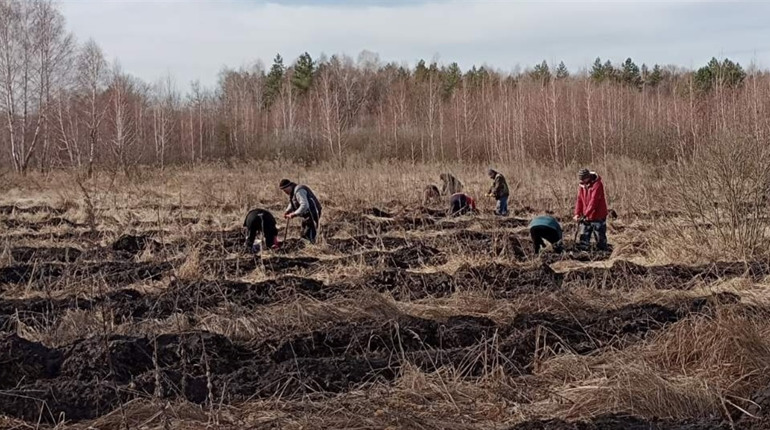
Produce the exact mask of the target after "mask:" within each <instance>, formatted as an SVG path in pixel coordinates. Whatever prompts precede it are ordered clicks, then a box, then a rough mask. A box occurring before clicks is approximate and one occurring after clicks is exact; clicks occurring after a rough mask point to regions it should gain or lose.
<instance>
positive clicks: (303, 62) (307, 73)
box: [291, 52, 316, 95]
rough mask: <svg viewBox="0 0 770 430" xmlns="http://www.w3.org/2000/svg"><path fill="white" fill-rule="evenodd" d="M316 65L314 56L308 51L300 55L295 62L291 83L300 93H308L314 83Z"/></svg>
mask: <svg viewBox="0 0 770 430" xmlns="http://www.w3.org/2000/svg"><path fill="white" fill-rule="evenodd" d="M315 67H316V65H315V62H314V61H313V58H312V57H310V54H308V53H307V52H305V53H304V54H302V55H300V56H299V58H298V59H297V62H296V63H295V64H294V74H293V75H292V77H291V83H292V85H294V88H296V89H297V90H298V91H299V93H300V95H304V94H306V93H307V92H308V90H310V87H311V86H312V85H313V73H315Z"/></svg>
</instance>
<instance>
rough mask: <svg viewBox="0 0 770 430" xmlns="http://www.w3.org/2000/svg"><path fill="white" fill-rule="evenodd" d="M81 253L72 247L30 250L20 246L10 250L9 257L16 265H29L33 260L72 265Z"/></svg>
mask: <svg viewBox="0 0 770 430" xmlns="http://www.w3.org/2000/svg"><path fill="white" fill-rule="evenodd" d="M82 253H83V252H82V251H81V250H79V249H77V248H72V247H61V248H31V247H26V246H20V247H17V248H13V249H11V257H12V258H13V260H14V261H16V262H18V263H29V262H30V261H33V260H38V261H56V262H60V263H72V262H74V261H75V260H77V259H78V257H80V255H81V254H82Z"/></svg>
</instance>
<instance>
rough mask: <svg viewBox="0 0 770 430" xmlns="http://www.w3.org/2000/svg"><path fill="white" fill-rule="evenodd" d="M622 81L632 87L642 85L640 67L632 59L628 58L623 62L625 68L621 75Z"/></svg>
mask: <svg viewBox="0 0 770 430" xmlns="http://www.w3.org/2000/svg"><path fill="white" fill-rule="evenodd" d="M620 80H621V82H623V83H624V84H625V85H628V86H630V87H637V88H638V87H639V86H641V84H642V76H641V75H640V73H639V66H637V65H636V63H634V61H633V60H631V58H626V61H625V62H623V68H622V69H621V73H620Z"/></svg>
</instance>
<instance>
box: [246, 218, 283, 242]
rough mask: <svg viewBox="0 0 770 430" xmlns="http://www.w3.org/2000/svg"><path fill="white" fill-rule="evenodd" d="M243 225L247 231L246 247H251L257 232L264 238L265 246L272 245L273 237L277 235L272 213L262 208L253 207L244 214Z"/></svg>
mask: <svg viewBox="0 0 770 430" xmlns="http://www.w3.org/2000/svg"><path fill="white" fill-rule="evenodd" d="M243 227H244V228H245V229H246V231H247V232H248V236H247V237H246V247H247V248H251V246H252V245H254V241H255V240H256V239H257V234H260V233H261V234H262V235H263V236H264V238H265V246H266V247H270V246H273V243H274V242H275V238H276V237H278V227H277V226H276V223H275V218H274V217H273V215H272V214H271V213H270V212H268V211H266V210H264V209H254V210H252V211H250V212H249V213H248V214H247V215H246V220H245V221H244V222H243Z"/></svg>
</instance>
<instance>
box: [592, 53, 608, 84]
mask: <svg viewBox="0 0 770 430" xmlns="http://www.w3.org/2000/svg"><path fill="white" fill-rule="evenodd" d="M591 79H593V80H594V81H596V82H602V81H604V80H605V79H607V76H606V75H605V73H604V66H603V65H602V59H601V58H599V57H596V60H595V61H594V65H593V67H591Z"/></svg>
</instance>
